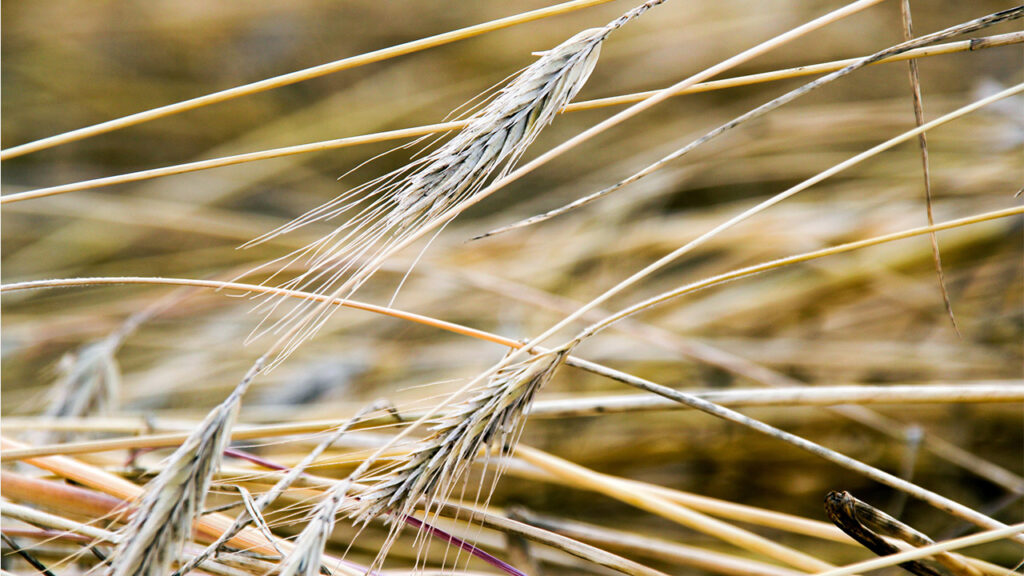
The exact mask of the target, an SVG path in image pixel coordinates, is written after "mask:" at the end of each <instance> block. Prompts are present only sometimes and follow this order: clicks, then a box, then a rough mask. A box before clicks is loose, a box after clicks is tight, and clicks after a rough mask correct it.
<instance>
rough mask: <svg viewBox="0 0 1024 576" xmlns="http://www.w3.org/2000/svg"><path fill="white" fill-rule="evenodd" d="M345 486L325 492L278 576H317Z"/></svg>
mask: <svg viewBox="0 0 1024 576" xmlns="http://www.w3.org/2000/svg"><path fill="white" fill-rule="evenodd" d="M347 488H348V482H345V481H342V482H340V483H338V484H336V485H335V486H334V487H333V488H331V489H330V490H328V491H327V493H326V494H325V495H324V498H323V499H322V500H320V502H319V503H318V504H317V505H316V507H315V508H313V511H312V512H311V513H310V514H309V517H308V518H307V519H306V527H305V528H303V529H302V532H301V533H300V534H299V537H298V538H297V539H296V540H295V547H294V548H293V549H292V551H291V552H290V553H289V554H288V557H287V558H286V559H285V561H284V563H282V564H281V569H280V572H279V576H318V575H319V574H320V564H321V558H322V557H323V553H324V546H325V544H326V543H327V538H328V537H330V535H331V532H332V531H334V521H335V517H336V515H337V513H338V510H339V509H340V508H341V506H342V504H343V502H344V498H345V493H346V492H347Z"/></svg>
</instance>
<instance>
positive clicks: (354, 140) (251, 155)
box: [0, 32, 1024, 204]
mask: <svg viewBox="0 0 1024 576" xmlns="http://www.w3.org/2000/svg"><path fill="white" fill-rule="evenodd" d="M1022 42H1024V32H1009V33H1006V34H998V35H995V36H988V37H985V38H972V39H970V40H962V41H959V42H948V43H945V44H938V45H936V46H928V47H924V48H917V49H915V50H910V51H907V52H904V53H903V54H897V55H895V56H890V57H889V58H884V59H882V60H879V61H878V62H873V63H872V64H871V65H872V66H873V65H875V64H884V63H890V62H899V61H903V60H914V59H917V58H925V57H928V56H940V55H945V54H955V53H958V52H969V51H977V50H983V49H986V48H995V47H999V46H1011V45H1014V44H1020V43H1022ZM858 60H860V58H848V59H845V60H836V61H833V62H823V63H821V64H811V65H808V66H798V67H796V68H785V69H782V70H773V71H771V72H761V73H758V74H749V75H745V76H736V77H733V78H725V79H722V80H709V81H707V82H701V83H699V84H694V85H693V86H690V87H689V88H684V89H682V90H678V91H676V92H673V93H672V95H673V96H683V95H685V94H698V93H703V92H713V91H715V90H725V89H728V88H737V87H740V86H749V85H752V84H761V83H765V82H774V81H778V80H788V79H791V78H800V77H803V76H813V75H814V74H823V73H827V72H834V71H836V70H841V69H843V68H845V67H846V66H849V65H850V64H853V63H855V62H857V61H858ZM657 92H658V91H647V92H636V93H633V94H623V95H620V96H609V97H607V98H597V99H594V100H584V101H581V102H573V103H572V104H569V105H568V106H566V107H565V108H563V109H562V112H563V113H564V112H577V111H581V110H595V109H598V108H606V107H609V106H618V105H622V104H634V103H636V102H640V101H641V100H643V99H645V98H649V97H650V96H653V95H654V94H656V93H657ZM466 122H467V121H465V120H457V121H452V122H440V123H437V124H425V125H423V126H413V127H410V128H401V129H398V130H387V131H384V132H375V133H372V134H361V135H358V136H348V137H345V138H335V139H332V140H321V141H319V142H309V143H307V144H297V145H295V146H284V147H281V148H271V149H268V150H259V151H257V152H246V153H243V154H235V155H232V156H222V157H220V158H210V159H207V160H197V161H195V162H186V163H184V164H175V165H172V166H164V167H161V168H150V169H147V170H139V171H137V172H129V173H127V174H118V175H115V176H104V177H102V178H93V179H91V180H82V181H80V182H72V183H70V184H60V185H57V186H47V187H45V188H36V189H34V190H26V191H24V192H16V193H13V194H6V195H4V196H0V204H6V203H8V202H20V201H22V200H34V199H36V198H45V197H47V196H56V195H58V194H67V193H68V192H78V191H80V190H92V189H95V188H103V187H106V186H115V185H117V184H128V183H131V182H141V181H144V180H152V179H154V178H163V177H165V176H174V175H177V174H188V173H191V172H198V171H201V170H210V169H212V168H222V167H225V166H235V165H237V164H245V163H247V162H257V161H260V160H270V159H272V158H284V157H288V156H296V155H299V154H308V153H311V152H323V151H325V150H336V149H339V148H348V147H350V146H360V145H362V144H372V143H375V142H387V141H391V140H401V139H404V138H415V137H418V136H425V135H428V134H436V133H438V132H450V131H453V130H459V129H461V128H463V127H464V126H465V125H466Z"/></svg>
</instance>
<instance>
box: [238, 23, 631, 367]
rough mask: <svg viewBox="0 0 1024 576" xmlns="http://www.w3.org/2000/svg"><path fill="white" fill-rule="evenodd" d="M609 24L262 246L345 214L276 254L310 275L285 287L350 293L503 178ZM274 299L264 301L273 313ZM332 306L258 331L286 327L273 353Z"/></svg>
mask: <svg viewBox="0 0 1024 576" xmlns="http://www.w3.org/2000/svg"><path fill="white" fill-rule="evenodd" d="M613 29H614V27H611V26H609V27H605V28H593V29H589V30H584V31H583V32H580V33H579V34H576V35H575V36H573V37H572V38H570V39H569V40H567V41H565V42H563V43H562V44H560V45H559V46H557V47H555V48H553V49H551V50H548V51H546V52H543V53H542V54H541V56H540V58H539V59H538V60H537V61H536V62H534V63H533V64H532V65H530V66H529V67H527V68H526V69H524V70H523V71H522V72H521V73H520V74H518V75H517V76H515V77H514V78H513V79H512V80H511V81H510V82H509V83H508V84H507V85H505V86H504V87H503V88H501V89H500V90H499V91H498V93H497V94H496V96H495V97H494V98H493V99H492V100H491V101H490V102H489V103H487V104H486V105H485V106H484V107H483V108H482V109H480V110H479V111H477V112H476V113H475V114H473V115H472V116H471V117H470V118H469V119H468V124H467V125H466V126H465V127H464V128H463V129H462V130H461V131H459V132H458V133H457V134H455V135H454V136H453V137H452V138H451V139H449V140H448V141H447V142H445V143H444V144H443V145H442V146H440V147H439V148H438V149H436V150H434V151H433V152H431V153H429V154H426V155H425V156H423V157H421V158H418V159H416V160H413V161H412V162H410V163H409V164H407V165H406V166H404V167H402V168H400V169H398V170H396V171H394V172H392V173H390V174H387V175H385V176H382V177H380V178H378V179H376V180H374V181H371V182H369V183H367V184H364V185H362V186H360V187H358V188H356V189H354V190H350V191H349V192H347V193H345V194H343V195H342V196H340V197H339V198H336V199H335V200H333V201H331V202H329V203H327V204H324V205H323V206H320V207H319V208H316V209H314V210H312V211H310V212H308V213H306V214H305V215H303V216H301V217H300V218H298V219H296V220H294V221H293V222H291V223H289V224H287V225H286V226H284V227H282V228H279V229H278V230H275V231H274V232H271V233H269V234H267V235H265V236H263V237H261V238H259V239H257V240H256V241H257V242H261V241H264V240H267V239H270V238H273V237H275V236H277V235H280V234H284V233H287V232H290V231H292V230H295V229H297V228H299V227H301V226H303V225H305V224H308V223H310V222H315V221H320V220H328V219H331V218H335V217H339V216H342V215H344V216H345V217H346V221H345V222H344V223H343V224H341V225H340V226H338V227H337V228H336V229H335V230H334V231H333V232H331V233H330V234H328V235H327V236H325V237H323V238H321V239H320V240H317V241H316V242H314V243H312V244H310V245H308V246H306V247H305V248H303V249H300V250H298V251H296V252H295V253H293V254H291V255H290V256H288V257H286V258H284V259H282V260H284V261H287V262H288V263H289V264H290V263H297V262H303V263H304V264H305V265H306V266H307V271H306V272H304V273H302V274H300V275H299V276H297V277H295V278H293V279H291V280H290V281H288V282H286V283H285V284H284V287H286V288H294V289H302V290H313V291H315V292H317V293H319V294H331V295H332V296H334V297H347V296H349V295H351V293H352V292H354V291H355V290H356V289H358V288H359V287H360V286H361V285H362V284H363V283H364V282H365V281H366V280H367V279H369V277H370V276H371V275H372V274H373V273H374V272H376V271H377V270H378V269H379V268H380V266H381V264H382V263H383V259H384V255H385V254H386V253H387V250H388V249H389V248H390V247H393V246H395V245H397V244H399V243H400V242H402V241H403V240H405V239H407V238H409V237H411V236H414V235H415V234H416V233H417V232H419V231H421V230H423V229H424V228H425V227H426V226H428V225H430V224H432V223H436V222H437V221H438V220H443V219H445V218H446V217H447V216H449V215H450V211H451V210H452V209H453V208H455V207H456V206H457V205H458V204H459V203H461V202H462V201H464V200H466V199H467V198H470V197H472V196H473V195H474V194H476V193H477V192H478V191H480V189H481V188H482V187H483V186H484V185H485V184H486V183H487V181H488V180H489V179H490V178H491V177H492V176H493V175H497V176H498V177H500V176H502V175H504V174H506V173H507V172H508V171H509V170H510V169H511V167H512V166H513V165H514V164H515V162H516V161H517V160H518V159H519V157H520V156H521V155H522V154H523V152H524V151H525V150H526V148H527V147H528V146H529V145H530V143H531V142H533V140H534V139H536V137H537V135H538V134H539V133H540V132H541V130H542V129H543V128H544V127H545V126H547V125H548V124H550V123H551V121H552V120H553V119H554V117H555V115H556V114H557V113H558V111H559V110H560V109H561V108H562V107H563V106H565V105H566V104H568V103H569V102H570V101H571V100H572V98H573V97H574V96H575V95H576V94H577V92H579V90H580V89H581V88H582V87H583V85H584V83H585V82H586V81H587V78H588V77H589V76H590V73H591V71H592V70H593V69H594V65H595V64H596V62H597V57H598V53H599V51H600V46H601V43H602V42H603V40H604V39H605V37H606V36H607V35H608V34H609V32H611V31H612V30H613ZM280 303H281V301H280V300H278V301H274V302H273V303H272V304H269V307H270V308H271V309H273V308H275V307H276V306H277V305H279V304H280ZM332 309H333V306H330V305H326V304H316V303H312V302H307V303H304V304H299V305H297V306H296V307H295V308H293V309H292V310H291V311H290V312H289V314H288V315H287V316H286V317H285V318H284V319H282V320H281V321H279V322H278V323H277V324H274V325H273V326H270V327H269V328H267V329H266V330H265V331H264V332H274V333H278V332H283V333H284V336H283V337H282V339H281V342H280V356H279V359H280V358H283V357H285V356H287V355H288V354H290V353H291V352H292V351H293V350H294V349H295V347H296V346H298V345H299V344H301V343H302V342H303V341H305V340H306V339H308V338H309V337H311V336H312V335H313V334H314V333H315V332H316V331H317V329H319V327H320V326H321V325H322V324H323V323H324V322H325V321H326V319H327V318H328V317H329V315H330V312H331V311H332Z"/></svg>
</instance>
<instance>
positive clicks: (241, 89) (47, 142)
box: [0, 0, 610, 160]
mask: <svg viewBox="0 0 1024 576" xmlns="http://www.w3.org/2000/svg"><path fill="white" fill-rule="evenodd" d="M609 1H610V0H572V1H571V2H563V3H561V4H556V5H554V6H549V7H547V8H541V9H539V10H533V11H531V12H524V13H522V14H515V15H513V16H507V17H505V18H499V19H498V20H492V21H490V22H484V23H483V24H476V25H474V26H469V27H466V28H460V29H459V30H452V31H450V32H445V33H443V34H437V35H435V36H429V37H427V38H421V39H419V40H414V41H412V42H406V43H404V44H398V45H396V46H391V47H389V48H383V49H380V50H375V51H373V52H367V53H365V54H360V55H358V56H352V57H349V58H343V59H341V60H335V61H334V62H328V63H327V64H320V65H319V66H313V67H312V68H306V69H304V70H298V71H295V72H289V73H288V74H282V75H281V76H275V77H273V78H267V79H265V80H260V81H258V82H252V83H250V84H245V85H242V86H236V87H234V88H229V89H227V90H221V91H220V92H214V93H212V94H207V95H205V96H199V97H197V98H192V99H189V100H184V101H182V102H177V103H175V104H168V105H166V106H161V107H159V108H153V109H151V110H146V111H144V112H138V113H136V114H130V115H128V116H122V117H120V118H117V119H115V120H109V121H107V122H102V123H100V124H94V125H92V126H87V127H85V128H79V129H77V130H72V131H70V132H65V133H63V134H57V135H55V136H50V137H48V138H43V139H40V140H36V141H34V142H28V143H26V144H21V145H19V146H14V147H12V148H8V149H6V150H3V151H0V160H9V159H11V158H16V157H18V156H22V155H24V154H28V153H30V152H38V151H39V150H45V149H47V148H52V147H54V146H59V145H61V144H66V143H68V142H73V141H75V140H81V139H83V138H89V137H91V136H96V135H98V134H104V133H106V132H112V131H114V130H120V129H121V128H127V127H128V126H134V125H136V124H142V123H143V122H149V121H150V120H156V119H157V118H164V117H166V116H171V115H173V114H178V113H180V112H185V111H188V110H193V109H195V108H201V107H203V106H209V105H210V104H216V103H218V102H224V101H226V100H231V99H233V98H238V97H241V96H248V95H249V94H256V93H258V92H263V91H266V90H271V89H273V88H280V87H281V86H287V85H289V84H295V83H296V82H302V81H304V80H310V79H312V78H318V77H320V76H325V75H327V74H333V73H334V72H339V71H341V70H348V69H349V68H356V67H358V66H363V65H366V64H371V63H373V62H380V61H381V60H387V59H388V58H394V57H396V56H403V55H405V54H411V53H413V52H419V51H421V50H426V49H427V48H434V47H436V46H442V45H444V44H450V43H451V42H455V41H456V40H463V39H465V38H471V37H473V36H479V35H480V34H484V33H486V32H492V31H494V30H500V29H502V28H508V27H509V26H514V25H516V24H522V23H524V22H530V21H533V20H539V19H541V18H547V17H549V16H555V15H558V14H565V13H567V12H572V11H574V10H579V9H581V8H587V7H590V6H594V5H597V4H603V3H605V2H609Z"/></svg>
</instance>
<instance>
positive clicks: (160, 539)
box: [107, 361, 262, 576]
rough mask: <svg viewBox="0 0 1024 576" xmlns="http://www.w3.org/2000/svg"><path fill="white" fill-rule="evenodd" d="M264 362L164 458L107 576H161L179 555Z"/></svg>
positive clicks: (133, 516)
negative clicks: (245, 395)
mask: <svg viewBox="0 0 1024 576" xmlns="http://www.w3.org/2000/svg"><path fill="white" fill-rule="evenodd" d="M261 368H262V361H261V362H257V363H256V365H255V366H253V368H252V369H251V370H250V371H249V373H248V374H246V376H245V378H244V379H243V380H242V381H241V382H240V383H239V384H238V386H237V387H235V390H234V391H233V392H232V393H231V395H230V396H228V397H227V399H225V400H224V401H223V402H221V403H220V405H218V406H217V407H216V408H214V409H213V410H212V411H211V412H210V413H209V414H208V415H207V416H206V419H205V420H203V422H202V424H200V425H199V427H198V428H197V429H196V430H195V431H194V432H193V433H192V434H191V435H190V436H189V437H188V439H187V440H185V442H184V443H183V444H182V445H181V446H180V447H179V448H178V449H177V450H175V452H174V454H172V455H171V457H170V458H169V459H168V462H167V466H166V467H165V468H164V470H163V471H162V472H160V474H158V475H157V477H156V478H154V479H153V480H152V481H151V482H150V483H149V485H148V486H146V492H145V494H144V495H143V497H142V500H141V502H140V503H139V507H138V509H137V510H136V512H135V513H134V514H133V515H132V519H131V522H129V524H128V525H127V526H126V527H125V529H124V534H125V537H124V539H123V540H122V541H121V543H120V544H119V545H118V547H117V550H116V551H115V553H114V558H113V563H112V564H111V566H110V569H109V571H108V572H107V573H108V574H109V575H110V576H128V575H133V576H149V575H152V576H164V575H166V574H167V571H168V570H167V569H168V567H169V566H170V565H171V563H172V562H173V561H175V560H176V559H178V558H180V557H181V550H182V546H183V544H184V542H185V540H186V539H187V538H190V537H191V534H192V522H193V521H194V520H195V519H196V517H197V516H198V514H199V512H200V511H201V510H202V508H203V502H204V501H205V500H206V493H207V492H208V491H209V489H210V481H211V479H212V478H213V473H214V472H215V471H216V470H217V468H218V467H219V466H220V461H221V455H222V454H223V452H224V448H226V447H227V444H228V441H229V439H230V431H231V426H232V425H233V424H234V420H235V416H236V415H237V413H238V406H239V403H240V401H241V399H242V395H243V394H245V391H246V389H248V387H249V384H250V383H251V382H252V379H253V378H254V377H255V376H256V374H257V373H258V372H259V371H260V369H261Z"/></svg>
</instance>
